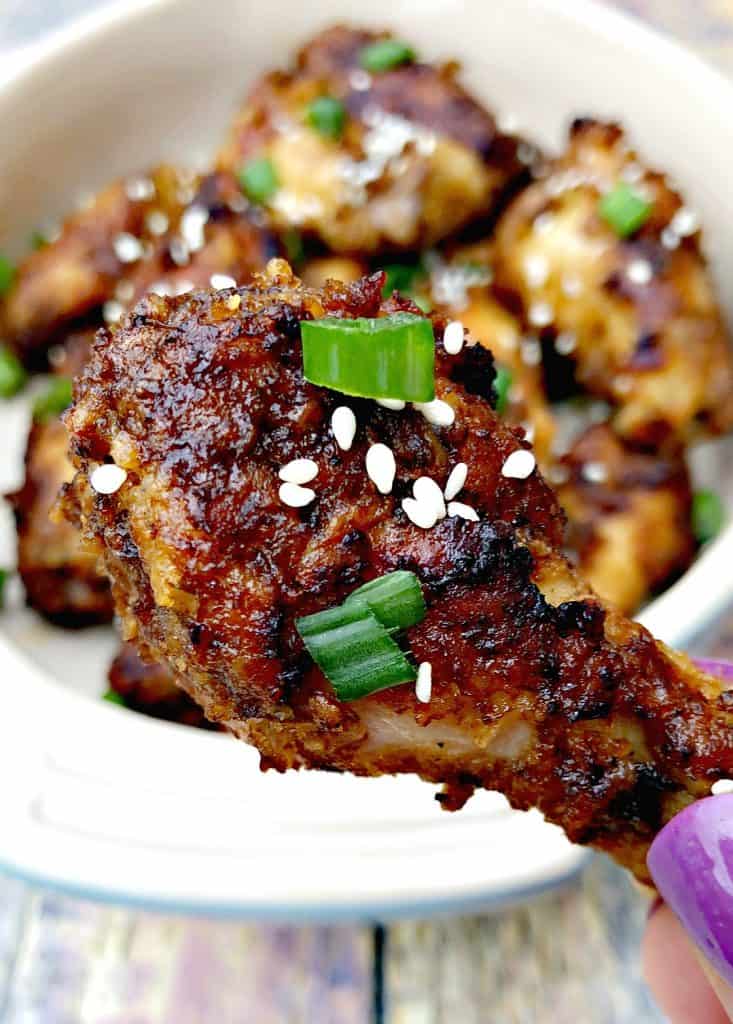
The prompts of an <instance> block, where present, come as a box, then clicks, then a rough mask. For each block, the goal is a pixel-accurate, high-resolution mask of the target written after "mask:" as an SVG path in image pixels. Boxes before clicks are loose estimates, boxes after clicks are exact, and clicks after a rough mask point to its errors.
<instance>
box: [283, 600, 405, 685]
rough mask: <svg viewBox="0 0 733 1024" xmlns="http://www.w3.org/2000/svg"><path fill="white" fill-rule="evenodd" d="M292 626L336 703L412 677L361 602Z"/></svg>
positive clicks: (399, 652)
mask: <svg viewBox="0 0 733 1024" xmlns="http://www.w3.org/2000/svg"><path fill="white" fill-rule="evenodd" d="M295 626H296V628H297V630H298V632H299V633H300V635H301V637H302V638H303V642H304V643H305V646H306V647H307V649H308V653H309V654H310V655H311V657H312V658H313V660H314V661H315V663H316V664H317V665H318V667H319V668H320V670H321V671H322V672H323V674H324V675H325V676H326V678H327V679H328V680H329V682H330V683H331V685H332V686H333V688H334V690H335V691H336V696H337V697H338V698H339V700H343V701H348V700H358V699H359V698H360V697H367V696H368V695H369V694H370V693H376V692H377V691H378V690H386V689H387V688H388V687H390V686H397V685H398V684H399V683H409V682H412V681H413V680H414V679H415V678H416V676H417V673H416V672H415V668H414V666H413V665H411V664H410V662H409V661H408V659H407V657H406V655H405V654H404V653H403V651H401V650H400V648H399V647H398V646H397V644H396V643H395V641H394V640H393V639H392V637H391V636H390V635H389V633H388V632H387V630H386V629H385V628H384V626H383V625H382V623H381V622H379V620H378V619H377V618H376V616H374V615H373V614H372V612H371V611H370V610H369V606H368V605H367V604H365V603H364V602H363V601H346V602H345V603H344V604H342V605H339V606H338V607H337V608H328V609H327V610H326V611H323V612H317V613H316V614H315V615H307V616H306V617H305V618H302V619H297V620H296V623H295Z"/></svg>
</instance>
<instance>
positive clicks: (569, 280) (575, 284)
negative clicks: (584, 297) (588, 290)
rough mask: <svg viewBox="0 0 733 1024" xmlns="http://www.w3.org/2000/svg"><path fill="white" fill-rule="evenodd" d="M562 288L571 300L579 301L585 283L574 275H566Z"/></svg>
mask: <svg viewBox="0 0 733 1024" xmlns="http://www.w3.org/2000/svg"><path fill="white" fill-rule="evenodd" d="M561 287H562V290H563V292H564V293H565V295H567V297H568V298H569V299H577V297H578V296H579V295H580V293H581V292H582V291H583V282H582V281H581V279H580V278H579V277H576V276H575V275H574V274H566V275H565V277H563V279H562V282H561Z"/></svg>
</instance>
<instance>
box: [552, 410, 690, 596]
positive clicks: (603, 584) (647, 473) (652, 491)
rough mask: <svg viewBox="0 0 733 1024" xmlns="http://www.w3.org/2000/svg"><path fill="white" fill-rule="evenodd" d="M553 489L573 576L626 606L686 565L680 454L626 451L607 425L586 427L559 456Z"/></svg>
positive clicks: (686, 493) (686, 512)
mask: <svg viewBox="0 0 733 1024" xmlns="http://www.w3.org/2000/svg"><path fill="white" fill-rule="evenodd" d="M561 466H562V467H563V468H564V469H565V471H566V473H567V479H566V482H564V483H562V484H561V485H560V486H558V487H557V496H558V498H559V500H560V504H561V505H562V507H563V508H564V510H565V512H566V513H567V516H568V519H569V523H570V529H569V534H568V542H569V545H570V547H571V549H572V550H573V551H574V552H577V562H578V568H579V571H580V574H581V575H582V576H583V578H584V579H586V580H588V582H589V583H590V585H591V587H592V588H593V590H594V591H595V592H596V593H597V594H598V595H599V596H600V597H601V598H602V600H604V601H607V602H608V603H609V604H612V605H614V606H615V607H616V608H618V609H620V610H621V611H623V612H633V611H635V610H636V609H637V608H638V607H639V605H641V603H642V602H643V601H644V600H645V599H646V598H647V597H649V595H650V594H653V593H654V592H655V591H657V590H659V589H661V588H663V587H664V586H665V584H668V583H670V582H671V581H672V580H673V579H675V578H676V577H677V576H679V575H681V574H682V573H683V572H684V571H685V569H687V568H688V566H689V565H690V563H691V561H692V559H693V557H694V554H695V548H696V544H695V538H694V536H693V533H692V525H691V508H692V492H691V489H690V478H689V474H688V472H687V467H686V465H685V462H684V459H683V458H681V457H680V456H676V457H675V456H670V457H667V458H665V457H663V456H659V455H649V454H645V453H640V452H634V451H632V450H630V449H629V448H628V447H626V446H625V445H624V444H623V443H622V442H621V441H620V440H619V438H617V437H616V436H615V435H614V433H613V431H612V430H611V429H610V427H609V426H608V425H606V424H599V425H598V426H595V427H591V428H590V429H589V430H587V431H586V432H585V433H584V434H583V435H582V436H581V437H580V438H578V440H577V441H576V442H575V444H574V445H573V447H572V449H571V451H570V452H569V453H568V454H567V455H566V456H565V457H564V458H563V460H562V462H561Z"/></svg>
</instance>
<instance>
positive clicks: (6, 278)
mask: <svg viewBox="0 0 733 1024" xmlns="http://www.w3.org/2000/svg"><path fill="white" fill-rule="evenodd" d="M14 280H15V265H14V264H13V263H11V262H10V260H9V259H8V258H7V257H6V256H3V255H2V253H0V295H4V294H5V293H6V292H7V291H10V287H11V285H12V283H13V281H14Z"/></svg>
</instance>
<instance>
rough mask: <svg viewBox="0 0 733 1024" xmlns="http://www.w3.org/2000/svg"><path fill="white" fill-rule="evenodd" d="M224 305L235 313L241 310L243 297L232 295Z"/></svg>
mask: <svg viewBox="0 0 733 1024" xmlns="http://www.w3.org/2000/svg"><path fill="white" fill-rule="evenodd" d="M224 305H225V306H226V307H227V309H231V311H232V312H234V310H235V309H239V307H240V306H241V305H242V296H241V295H237V294H236V293H235V294H234V295H230V296H229V298H228V299H227V300H226V302H225V303H224Z"/></svg>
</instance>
